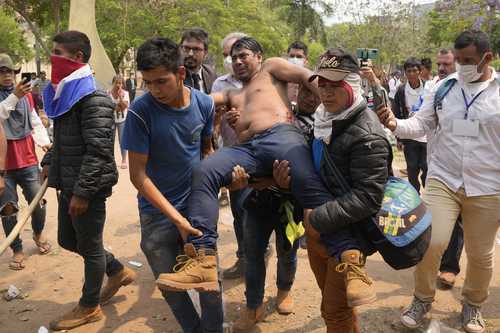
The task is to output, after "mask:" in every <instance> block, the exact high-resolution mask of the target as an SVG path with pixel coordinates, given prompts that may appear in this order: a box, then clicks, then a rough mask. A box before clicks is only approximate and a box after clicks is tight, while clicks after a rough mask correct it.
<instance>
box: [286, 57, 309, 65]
mask: <svg viewBox="0 0 500 333" xmlns="http://www.w3.org/2000/svg"><path fill="white" fill-rule="evenodd" d="M288 62H289V63H292V64H294V65H297V66H300V67H304V63H305V59H304V58H297V57H289V58H288Z"/></svg>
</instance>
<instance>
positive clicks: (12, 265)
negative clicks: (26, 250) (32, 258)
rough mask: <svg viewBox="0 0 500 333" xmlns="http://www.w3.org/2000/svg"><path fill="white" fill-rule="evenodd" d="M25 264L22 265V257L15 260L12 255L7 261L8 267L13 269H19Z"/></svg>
mask: <svg viewBox="0 0 500 333" xmlns="http://www.w3.org/2000/svg"><path fill="white" fill-rule="evenodd" d="M25 267H26V266H25V265H24V257H23V258H22V259H21V260H16V259H14V257H12V260H11V261H10V263H9V269H11V270H13V271H21V270H23V269H24V268H25Z"/></svg>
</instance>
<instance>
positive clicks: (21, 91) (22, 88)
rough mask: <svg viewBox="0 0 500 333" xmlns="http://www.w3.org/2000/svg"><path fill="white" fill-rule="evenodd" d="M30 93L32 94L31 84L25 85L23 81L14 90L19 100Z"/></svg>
mask: <svg viewBox="0 0 500 333" xmlns="http://www.w3.org/2000/svg"><path fill="white" fill-rule="evenodd" d="M30 92H31V83H30V82H26V83H24V82H23V81H21V82H19V83H18V84H17V85H16V88H14V95H16V96H17V98H19V99H21V98H23V97H24V96H25V95H26V94H28V93H30Z"/></svg>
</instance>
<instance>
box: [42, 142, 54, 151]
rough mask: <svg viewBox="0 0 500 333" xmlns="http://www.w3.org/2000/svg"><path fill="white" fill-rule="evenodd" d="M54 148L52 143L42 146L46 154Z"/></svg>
mask: <svg viewBox="0 0 500 333" xmlns="http://www.w3.org/2000/svg"><path fill="white" fill-rule="evenodd" d="M50 148H52V143H49V144H48V145H44V146H42V150H43V152H44V153H46V152H48V151H49V150H50Z"/></svg>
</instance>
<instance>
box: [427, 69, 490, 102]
mask: <svg viewBox="0 0 500 333" xmlns="http://www.w3.org/2000/svg"><path fill="white" fill-rule="evenodd" d="M495 80H496V81H497V84H498V85H499V86H500V75H498V74H497V77H496V79H495ZM457 81H458V80H457V79H456V78H453V79H449V80H447V81H446V82H444V83H443V84H442V85H441V86H439V88H438V89H437V91H436V94H434V111H438V110H441V109H442V107H443V99H444V98H445V97H446V95H448V93H449V92H450V90H451V88H453V86H454V85H455V83H457Z"/></svg>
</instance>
